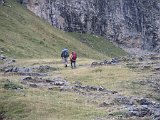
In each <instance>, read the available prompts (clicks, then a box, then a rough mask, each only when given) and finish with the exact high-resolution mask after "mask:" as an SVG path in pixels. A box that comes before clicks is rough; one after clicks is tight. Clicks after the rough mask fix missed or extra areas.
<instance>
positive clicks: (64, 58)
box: [61, 48, 69, 67]
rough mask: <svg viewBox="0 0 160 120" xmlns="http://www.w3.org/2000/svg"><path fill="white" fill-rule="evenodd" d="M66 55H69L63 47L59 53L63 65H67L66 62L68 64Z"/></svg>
mask: <svg viewBox="0 0 160 120" xmlns="http://www.w3.org/2000/svg"><path fill="white" fill-rule="evenodd" d="M68 57H69V52H68V49H67V48H64V49H63V50H62V53H61V58H62V60H63V62H64V64H65V67H67V64H68Z"/></svg>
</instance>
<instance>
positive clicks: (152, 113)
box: [0, 54, 160, 120]
mask: <svg viewBox="0 0 160 120" xmlns="http://www.w3.org/2000/svg"><path fill="white" fill-rule="evenodd" d="M0 60H1V66H0V74H1V76H12V75H19V76H20V77H21V79H19V81H20V83H21V85H22V86H26V87H29V88H34V89H40V88H46V89H48V90H49V91H60V92H71V93H75V94H77V95H79V96H82V97H84V98H86V99H87V102H88V103H97V101H98V106H97V107H98V108H102V109H108V108H110V109H116V110H117V113H116V112H115V113H113V112H112V110H110V111H109V112H108V116H105V117H100V118H99V117H97V118H95V119H97V120H106V119H135V120H137V119H151V120H160V101H159V100H158V99H157V100H156V99H153V98H152V97H147V96H145V97H144V96H139V95H129V96H125V95H122V94H121V92H120V91H116V90H109V89H107V88H105V87H102V86H98V85H97V86H93V85H90V84H85V85H84V84H83V83H82V82H81V81H77V80H74V82H71V81H69V80H68V79H66V78H64V77H56V76H51V75H50V74H49V72H51V71H56V69H55V68H53V67H52V66H49V65H40V66H34V65H32V66H25V67H24V66H22V65H17V64H16V60H12V59H9V58H7V57H6V56H4V55H0ZM119 64H122V65H124V66H126V67H127V68H129V69H132V70H134V71H140V72H143V71H146V70H147V71H149V72H151V73H152V74H151V75H150V76H147V77H146V76H145V77H144V78H143V79H141V80H138V81H135V82H134V84H139V85H141V86H146V87H149V88H151V89H152V91H153V92H154V93H156V94H158V95H159V96H160V94H159V93H160V55H158V54H152V55H145V56H138V57H137V56H126V57H119V58H112V60H104V61H98V62H97V61H96V62H92V63H91V64H90V65H85V66H84V67H91V68H93V69H96V68H97V67H102V66H103V67H104V66H106V67H107V66H111V65H113V66H117V65H119ZM21 85H14V83H13V81H12V80H10V79H7V80H6V83H5V85H4V88H6V89H16V90H17V91H19V92H21V91H23V90H22V89H23V87H21ZM146 92H147V91H146ZM22 93H23V92H22ZM24 96H25V93H24ZM159 99H160V98H159ZM0 119H3V118H2V115H1V117H0Z"/></svg>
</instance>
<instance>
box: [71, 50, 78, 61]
mask: <svg viewBox="0 0 160 120" xmlns="http://www.w3.org/2000/svg"><path fill="white" fill-rule="evenodd" d="M76 59H77V53H76V52H75V51H74V52H72V60H76Z"/></svg>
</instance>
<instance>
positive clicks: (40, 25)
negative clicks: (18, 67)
mask: <svg viewBox="0 0 160 120" xmlns="http://www.w3.org/2000/svg"><path fill="white" fill-rule="evenodd" d="M82 36H83V35H82ZM85 36H87V38H89V42H91V39H92V40H93V41H95V40H96V42H93V43H92V44H93V46H94V47H92V46H88V44H87V43H85V42H82V40H81V39H80V38H79V35H78V34H75V35H74V36H73V35H70V34H69V33H66V32H63V31H60V30H58V29H56V28H53V27H52V26H50V25H49V24H48V23H46V22H45V21H44V20H42V19H40V18H39V17H37V16H35V15H34V14H33V13H32V12H30V11H29V10H27V9H26V8H25V7H23V6H21V5H20V4H19V3H17V2H16V0H7V2H6V3H5V5H4V6H0V53H1V54H5V55H8V56H10V57H15V58H44V57H50V58H51V57H57V56H58V57H59V56H60V52H61V50H62V48H64V47H67V48H68V49H69V50H70V51H72V50H76V51H77V53H78V55H79V56H81V57H87V58H99V59H102V58H106V57H107V56H110V57H113V56H120V55H125V52H124V51H123V50H121V49H120V48H117V47H115V46H113V45H112V44H111V43H110V42H107V41H106V40H105V39H104V38H102V37H98V36H91V35H85ZM87 40H88V39H86V41H87ZM99 43H102V44H103V45H101V44H99ZM98 44H99V46H98ZM100 45H101V46H100ZM107 49H109V50H107ZM106 50H107V51H106ZM104 51H106V52H104Z"/></svg>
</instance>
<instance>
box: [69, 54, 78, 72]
mask: <svg viewBox="0 0 160 120" xmlns="http://www.w3.org/2000/svg"><path fill="white" fill-rule="evenodd" d="M76 59H77V53H76V52H75V51H73V52H72V53H71V54H70V61H71V68H72V69H73V68H76Z"/></svg>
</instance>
